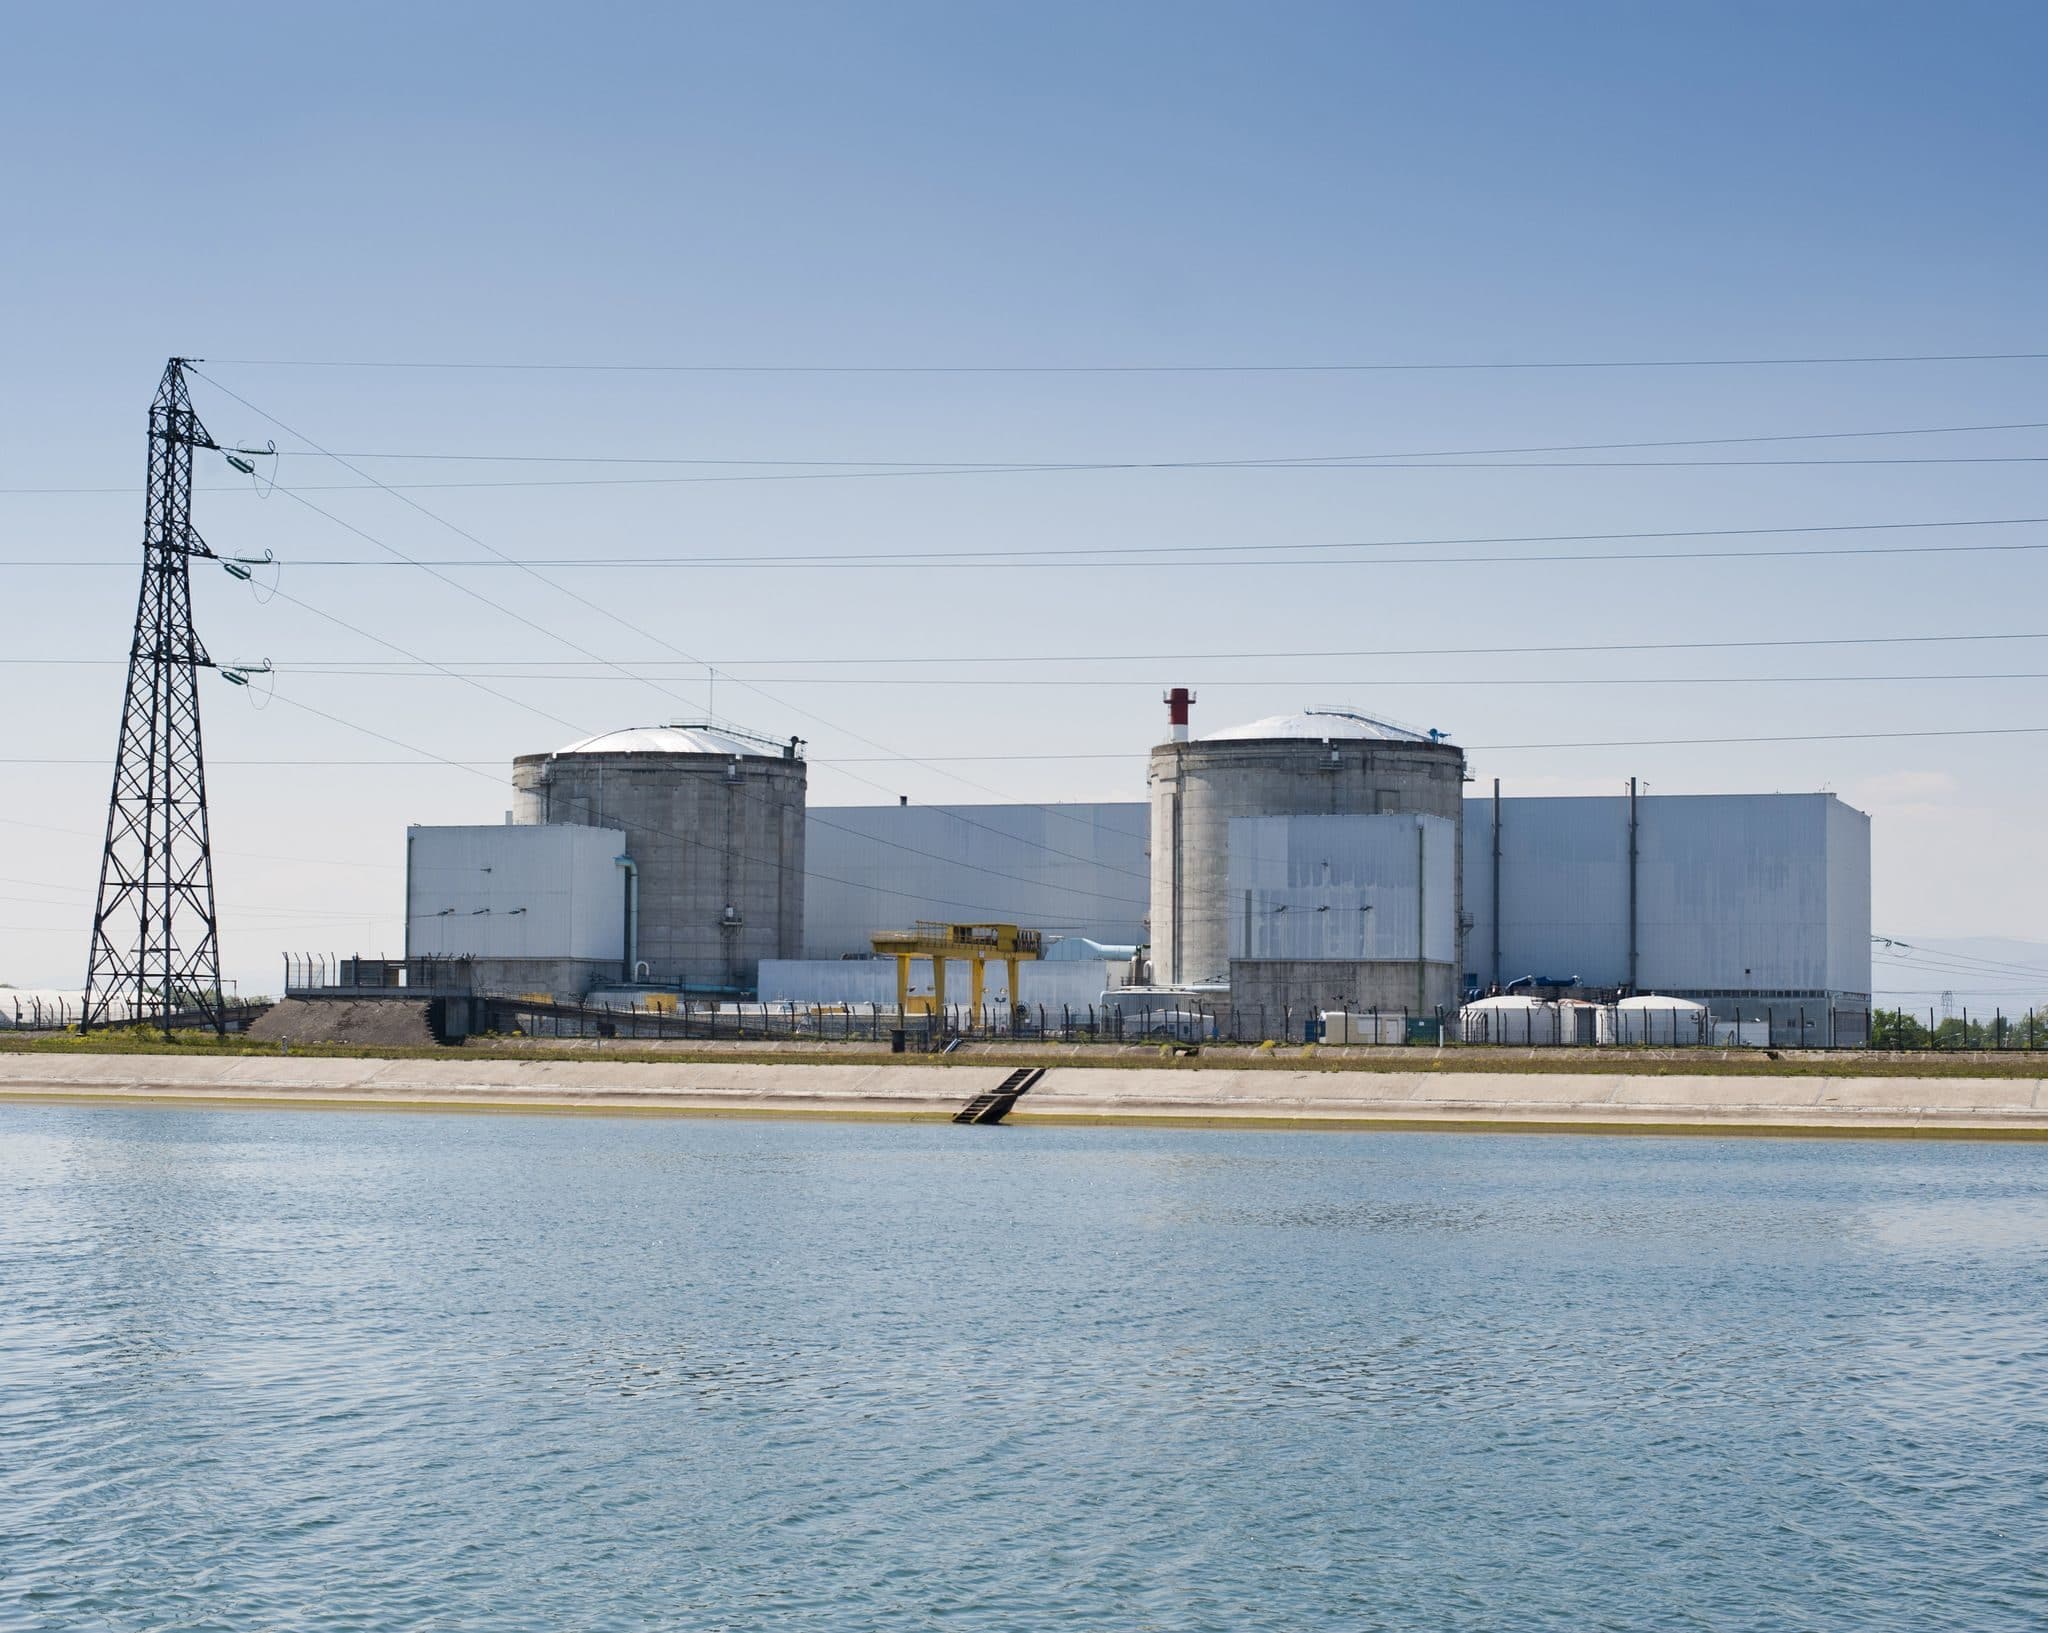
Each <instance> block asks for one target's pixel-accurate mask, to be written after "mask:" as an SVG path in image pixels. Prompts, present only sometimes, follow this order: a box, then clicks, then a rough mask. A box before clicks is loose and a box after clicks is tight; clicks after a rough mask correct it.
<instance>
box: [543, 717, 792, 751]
mask: <svg viewBox="0 0 2048 1633" xmlns="http://www.w3.org/2000/svg"><path fill="white" fill-rule="evenodd" d="M555 752H556V753H557V754H716V755H720V756H722V757H725V758H728V759H729V758H731V757H732V756H733V755H735V754H745V755H752V756H754V757H756V758H772V757H774V756H775V755H776V754H777V753H778V752H779V746H778V745H776V744H773V743H770V742H769V741H768V740H767V739H766V738H756V737H746V736H736V735H734V734H733V733H730V732H726V731H722V730H720V729H719V728H718V727H716V726H706V725H687V726H684V725H676V726H626V727H623V728H621V729H620V730H618V731H601V732H599V733H598V734H597V735H596V736H595V737H586V738H584V739H583V741H582V742H580V743H571V744H570V745H569V746H568V747H567V748H563V749H557V750H556V751H555Z"/></svg>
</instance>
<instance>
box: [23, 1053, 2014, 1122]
mask: <svg viewBox="0 0 2048 1633" xmlns="http://www.w3.org/2000/svg"><path fill="white" fill-rule="evenodd" d="M1006 1074H1007V1068H1006V1067H1004V1066H1000V1065H993V1066H990V1065H965V1064H963V1065H953V1066H940V1065H931V1064H916V1063H908V1062H905V1063H893V1062H892V1063H889V1064H886V1065H877V1064H844V1065H835V1064H820V1063H813V1062H810V1061H795V1060H792V1061H787V1062H779V1061H778V1062H762V1061H732V1062H705V1061H684V1060H679V1061H674V1062H667V1061H618V1062H610V1061H582V1060H578V1061H570V1060H502V1059H501V1060H493V1059H484V1058H465V1057H451V1058H448V1059H433V1060H418V1059H408V1060H362V1059H349V1060H341V1059H314V1058H308V1057H304V1056H275V1057H273V1056H263V1055H243V1056H183V1057H181V1056H177V1055H83V1054H81V1055H68V1054H57V1053H24V1054H17V1055H0V1098H7V1099H35V1100H51V1099H61V1100H84V1101H93V1102H99V1103H113V1102H123V1101H129V1102H133V1101H150V1102H158V1103H162V1102H175V1103H188V1104H205V1105H241V1106H265V1105H269V1106H275V1105H296V1106H309V1107H311V1106H346V1107H362V1108H382V1109H392V1110H396V1109H415V1110H432V1109H474V1110H501V1111H535V1112H566V1111H601V1112H656V1113H659V1112H669V1113H680V1114H695V1115H713V1116H715V1115H725V1116H756V1117H759V1116H767V1117H776V1116H825V1117H880V1118H910V1119H927V1120H941V1119H947V1118H950V1117H951V1116H952V1115H953V1114H954V1113H955V1112H957V1111H958V1110H960V1108H961V1107H962V1106H964V1105H965V1104H966V1103H967V1102H968V1101H969V1100H971V1099H973V1098H974V1097H975V1096H976V1095H978V1094H982V1093H984V1092H988V1091H992V1090H994V1089H996V1088H997V1087H998V1085H999V1084H1001V1082H1002V1081H1003V1079H1004V1077H1005V1076H1006ZM1009 1122H1010V1123H1011V1124H1013V1125H1016V1124H1030V1123H1039V1124H1048V1123H1120V1124H1143V1123H1159V1124H1177V1125H1189V1124H1199V1125H1214V1126H1226V1127H1269V1128H1271V1127H1292V1128H1326V1129H1327V1128H1355V1127H1386V1128H1472V1129H1481V1128H1494V1129H1523V1130H1572V1129H1584V1130H1599V1129H1607V1130H1613V1131H1616V1132H1623V1131H1636V1132H1726V1133H1734V1132H1744V1131H1750V1132H1765V1133H1785V1134H1789V1133H1806V1132H1811V1133H1831V1134H1832V1133H1862V1134H1872V1135H1907V1134H1923V1135H1953V1136H1962V1137H1981V1136H2007V1137H2018V1138H2042V1139H2048V1079H2042V1078H2031V1077H2029V1078H2016V1077H2005V1078H1964V1077H1826V1076H1791V1075H1787V1076H1771V1075H1763V1074H1758V1075H1753V1076H1705V1075H1701V1076H1682V1075H1669V1076H1655V1075H1648V1074H1641V1075H1632V1074H1629V1073H1613V1074H1596V1073H1590V1072H1588V1073H1569V1074H1567V1073H1543V1074H1537V1073H1520V1072H1456V1071H1419V1072H1418V1071H1329V1070H1317V1071H1292V1070H1287V1069H1284V1068H1264V1069H1235V1068H1227V1067H1151V1068H1113V1067H1085V1066H1054V1067H1052V1068H1051V1069H1049V1070H1048V1071H1046V1073H1045V1074H1044V1075H1043V1077H1041V1078H1040V1079H1039V1080H1038V1081H1037V1082H1036V1084H1035V1085H1034V1086H1033V1087H1032V1088H1031V1090H1030V1092H1029V1093H1028V1094H1026V1095H1025V1096H1024V1098H1023V1099H1022V1100H1020V1101H1019V1102H1018V1104H1017V1106H1016V1108H1015V1110H1014V1111H1013V1112H1012V1113H1011V1115H1010V1117H1009Z"/></svg>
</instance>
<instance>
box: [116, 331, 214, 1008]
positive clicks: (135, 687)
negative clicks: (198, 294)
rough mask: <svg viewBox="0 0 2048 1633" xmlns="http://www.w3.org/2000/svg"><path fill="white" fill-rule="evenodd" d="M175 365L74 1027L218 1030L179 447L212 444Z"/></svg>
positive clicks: (155, 443)
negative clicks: (123, 1024) (124, 1024)
mask: <svg viewBox="0 0 2048 1633" xmlns="http://www.w3.org/2000/svg"><path fill="white" fill-rule="evenodd" d="M187 361H188V359H186V358H182V357H174V358H172V359H171V360H170V362H169V363H168V364H166V365H165V367H164V377H163V382H162V384H160V385H159V386H158V387H157V392H156V400H155V401H154V402H153V403H151V404H150V408H149V502H148V510H147V519H146V521H145V523H144V529H143V539H142V591H141V594H140V596H139V597H138V598H137V600H136V603H135V639H134V643H133V644H132V645H131V646H130V647H129V649H128V693H127V699H126V701H125V702H124V704H123V705H122V710H121V738H120V743H119V745H118V746H117V748H116V749H115V753H114V794H113V799H112V801H111V802H110V803H109V805H108V807H107V844H106V852H105V855H104V856H103V857H102V859H101V862H100V891H99V901H98V906H97V908H96V910H95V912H94V914H93V921H92V956H91V962H90V964H89V966H88V968H87V971H86V977H85V1014H84V1019H83V1022H82V1024H81V1030H87V1031H89V1030H91V1029H92V1028H93V1027H95V1026H99V1025H102V1024H104V1023H106V1022H108V1021H111V1020H118V1019H121V1018H123V1017H124V1016H126V1017H128V1018H132V1019H133V1020H135V1021H136V1022H138V1023H142V1022H155V1023H157V1024H160V1025H161V1026H162V1027H163V1029H164V1031H165V1032H166V1033H168V1032H169V1031H170V1030H171V1025H172V1019H173V1017H174V1016H176V1015H179V1014H181V1013H195V1014H196V1015H197V1016H198V1017H199V1019H200V1020H201V1022H202V1023H203V1024H205V1025H207V1026H210V1027H212V1028H213V1029H214V1031H216V1032H225V1031H226V1030H227V1013H226V1007H225V1005H224V1004H223V1002H222V998H221V983H220V931H219V925H218V923H217V921H216V919H215V916H214V907H213V849H212V845H211V842H210V841H209V839H208V836H207V826H206V760H205V755H204V754H203V753H202V751H201V748H200V740H199V671H200V670H201V669H210V668H212V667H213V660H212V659H211V658H209V657H208V656H207V655H206V648H205V647H204V646H203V645H201V644H200V640H199V636H198V635H197V633H195V632H194V630H193V628H192V583H191V574H190V567H191V562H192V558H193V557H194V556H201V557H207V558H211V557H212V555H213V552H212V551H211V550H209V549H208V548H207V547H206V543H205V541H204V540H202V539H201V538H200V537H199V535H198V534H197V533H195V532H194V531H193V530H192V450H193V449H195V448H218V447H219V446H220V444H219V443H217V442H215V441H214V440H213V438H212V437H211V436H209V435H208V434H207V431H206V427H205V426H203V425H201V424H200V423H199V416H198V415H197V414H196V413H194V412H193V410H192V398H191V394H190V393H189V392H188V391H187V390H186V387H185V364H186V362H187Z"/></svg>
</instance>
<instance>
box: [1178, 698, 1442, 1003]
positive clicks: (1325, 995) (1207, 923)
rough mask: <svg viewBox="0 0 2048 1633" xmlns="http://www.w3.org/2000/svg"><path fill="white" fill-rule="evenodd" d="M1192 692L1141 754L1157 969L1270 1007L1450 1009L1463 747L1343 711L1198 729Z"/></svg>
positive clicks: (1329, 709) (1429, 733)
mask: <svg viewBox="0 0 2048 1633" xmlns="http://www.w3.org/2000/svg"><path fill="white" fill-rule="evenodd" d="M1193 702H1194V698H1193V695H1192V694H1191V693H1189V692H1188V691H1187V690H1186V689H1185V688H1176V689H1175V691H1174V692H1172V693H1169V694H1168V704H1169V708H1170V711H1171V713H1170V716H1169V718H1170V721H1171V730H1172V734H1173V735H1172V737H1171V739H1170V740H1169V741H1167V742H1163V743H1160V744H1159V745H1158V746H1157V747H1155V748H1154V749H1153V750H1152V755H1151V763H1150V775H1149V779H1148V780H1149V782H1150V784H1151V802H1152V918H1151V935H1152V966H1153V976H1154V980H1155V981H1156V982H1157V983H1158V984H1160V985H1162V986H1182V987H1187V986H1197V987H1216V986H1221V985H1224V984H1225V983H1227V984H1228V985H1229V987H1230V990H1231V1002H1232V1004H1233V1006H1236V1007H1243V1006H1252V1007H1254V1008H1260V1009H1264V1010H1267V1011H1269V1012H1270V1013H1269V1015H1268V1019H1269V1020H1270V1019H1271V1018H1272V1016H1273V1015H1277V1014H1279V1013H1282V1012H1289V1013H1297V1014H1298V1013H1310V1014H1312V1013H1314V1012H1316V1011H1317V1010H1318V1009H1331V1008H1339V1009H1343V1008H1352V1007H1357V1008H1361V1009H1378V1010H1380V1011H1382V1012H1386V1011H1392V1012H1395V1013H1399V1012H1400V1011H1402V1010H1404V1009H1405V1010H1407V1011H1409V1012H1411V1013H1423V1014H1429V1013H1432V1012H1434V1011H1435V1010H1436V1009H1437V1008H1439V1007H1449V1006H1450V1005H1452V1004H1454V1003H1455V1002H1456V998H1457V995H1458V992H1459V990H1460V985H1459V980H1458V975H1459V969H1460V963H1459V960H1460V957H1461V949H1460V947H1459V944H1458V943H1459V925H1460V924H1461V923H1462V918H1461V910H1462V906H1463V903H1462V901H1461V879H1460V871H1461V857H1460V849H1461V835H1462V831H1463V823H1464V807H1465V756H1464V752H1463V751H1462V750H1461V749H1459V748H1458V747H1457V746H1456V745H1455V744H1453V743H1451V742H1449V741H1448V740H1447V739H1446V738H1445V736H1444V734H1443V733H1442V732H1434V731H1417V730H1414V729H1412V728H1410V727H1406V726H1398V725H1394V724H1392V723H1390V722H1388V721H1384V720H1380V719H1378V718H1376V717H1375V716H1372V715H1369V714H1365V713H1363V712H1361V711H1359V710H1355V709H1350V708H1339V707H1317V708H1308V709H1304V710H1302V711H1300V712H1299V713H1295V714H1280V715H1272V716H1269V717H1268V718H1266V719H1263V720H1254V721H1251V722H1249V723H1247V724H1245V725H1241V726H1231V727H1227V728H1225V729H1223V730H1221V731H1216V732H1210V733H1207V734H1204V735H1202V736H1199V737H1195V736H1191V735H1190V733H1189V727H1188V720H1187V716H1188V712H1189V706H1190V705H1191V704H1192V703H1193ZM1240 1024H1242V1022H1241V1023H1240Z"/></svg>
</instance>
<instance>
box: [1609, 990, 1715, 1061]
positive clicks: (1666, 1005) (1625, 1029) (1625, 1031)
mask: <svg viewBox="0 0 2048 1633" xmlns="http://www.w3.org/2000/svg"><path fill="white" fill-rule="evenodd" d="M1614 1037H1615V1041H1616V1042H1617V1043H1640V1044H1662V1045H1665V1046H1668V1047H1671V1048H1684V1047H1687V1046H1689V1045H1693V1044H1702V1043H1708V1042H1711V1041H1712V1030H1711V1025H1710V1022H1709V1019H1708V1015H1707V1006H1706V1005H1705V1004H1696V1003H1693V1002H1692V1001H1691V1000H1690V999H1687V998H1664V997H1659V996H1657V995H1655V994H1653V993H1644V994H1641V995H1640V996H1638V997H1634V998H1624V999H1622V1001H1621V1002H1620V1003H1618V1004H1616V1005H1615V1006H1614Z"/></svg>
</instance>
